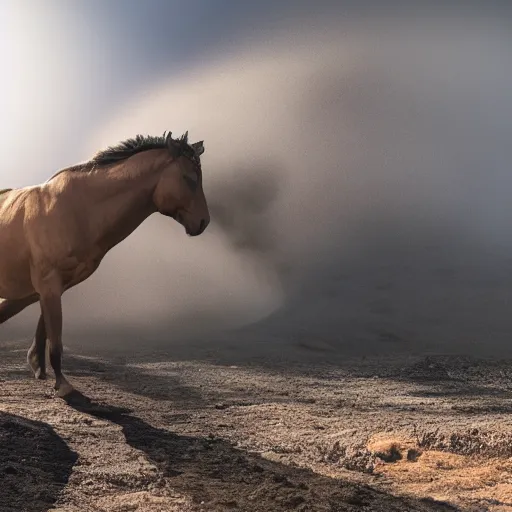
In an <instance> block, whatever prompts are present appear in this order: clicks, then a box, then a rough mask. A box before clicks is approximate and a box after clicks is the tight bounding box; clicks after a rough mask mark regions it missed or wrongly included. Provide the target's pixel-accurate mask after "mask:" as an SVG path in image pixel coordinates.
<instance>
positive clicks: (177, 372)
mask: <svg viewBox="0 0 512 512" xmlns="http://www.w3.org/2000/svg"><path fill="white" fill-rule="evenodd" d="M25 350H26V343H2V344H0V361H1V368H0V380H1V384H2V386H1V388H0V456H1V457H0V489H1V490H2V491H1V493H2V499H1V500H0V511H2V512H3V511H30V512H43V511H46V510H59V511H88V510H91V511H92V510H98V511H132V510H137V511H140V512H145V511H151V512H152V511H188V510H191V511H192V510H193V511H196V510H198V511H199V510H202V511H221V510H222V511H224V510H242V511H265V512H269V511H281V510H297V511H310V510H311V511H355V510H358V511H359V510H366V511H383V512H384V511H386V512H390V511H448V510H464V511H491V512H504V511H512V415H511V414H510V413H511V412H512V401H511V398H512V363H511V362H499V363H498V362H483V361H477V360H471V359H467V358H460V357H430V358H425V357H423V358H412V357H410V358H402V359H400V360H390V359H388V360H385V359H382V358H380V359H378V360H377V359H376V360H368V359H365V360H363V359H353V360H350V361H348V360H347V361H345V362H343V363H337V364H336V365H333V364H331V365H326V364H324V365H320V364H318V365H314V366H312V365H307V366H306V365H301V364H280V363H279V362H277V361H275V360H274V361H272V364H270V363H269V364H268V365H265V364H254V363H251V362H249V361H248V362H247V363H246V364H237V365H236V366H231V365H221V364H215V362H213V361H210V362H209V361H202V362H197V361H187V360H183V359H182V360H180V361H176V360H174V361H173V358H172V356H171V355H167V356H165V354H164V353H162V352H160V353H159V354H158V355H156V354H149V353H147V354H139V355H137V356H133V357H131V358H130V359H129V360H121V359H119V358H118V357H117V358H116V357H115V354H113V353H110V354H107V353H106V352H105V353H104V354H102V357H101V358H99V357H91V356H90V354H87V353H81V354H79V353H77V352H76V351H73V350H71V351H68V353H67V355H66V361H65V367H66V369H67V370H68V375H69V376H70V377H71V378H72V380H73V382H74V383H75V385H76V386H77V387H78V388H79V389H80V390H81V391H83V393H84V394H85V395H87V396H88V397H89V398H91V399H92V400H93V404H92V405H88V406H85V405H83V404H82V405H80V404H78V405H76V404H75V405H68V404H66V403H65V402H63V401H61V400H59V399H54V398H53V397H52V393H51V381H48V382H46V383H40V382H36V381H34V380H32V379H31V378H30V376H29V374H28V371H27V369H26V367H25V364H24V361H25ZM52 507H53V508H52Z"/></svg>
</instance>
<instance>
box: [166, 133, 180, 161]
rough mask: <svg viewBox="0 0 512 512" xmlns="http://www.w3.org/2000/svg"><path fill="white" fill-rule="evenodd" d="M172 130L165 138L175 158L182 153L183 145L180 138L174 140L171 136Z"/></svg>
mask: <svg viewBox="0 0 512 512" xmlns="http://www.w3.org/2000/svg"><path fill="white" fill-rule="evenodd" d="M171 135H172V134H171V132H169V133H168V134H167V137H166V138H165V143H166V145H167V149H168V150H169V153H170V154H171V156H172V157H173V158H178V157H179V156H180V154H181V145H180V142H179V141H178V140H174V139H173V138H172V136H171Z"/></svg>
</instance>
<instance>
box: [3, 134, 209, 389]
mask: <svg viewBox="0 0 512 512" xmlns="http://www.w3.org/2000/svg"><path fill="white" fill-rule="evenodd" d="M203 152H204V146H203V142H202V141H201V142H196V143H194V144H189V142H188V132H187V133H185V135H183V136H182V137H180V138H178V139H173V138H172V136H171V133H168V134H167V135H166V134H165V132H164V134H163V136H157V137H152V136H142V135H137V136H136V137H135V138H132V139H128V140H126V141H124V142H121V143H119V144H118V145H116V146H113V147H109V148H107V149H106V150H104V151H100V152H99V153H97V154H96V155H95V156H94V157H93V158H92V159H91V160H89V161H88V162H85V163H83V164H79V165H76V166H73V167H69V168H67V169H63V170H61V171H59V172H58V173H57V174H55V175H54V176H52V177H51V178H50V179H49V180H48V181H46V182H45V183H43V184H41V185H39V186H33V187H26V188H20V189H14V190H12V189H8V190H3V191H0V324H2V323H4V322H5V321H7V320H8V319H9V318H11V317H13V316H14V315H16V314H18V313H20V312H21V311H22V310H23V309H25V308H26V307H27V306H30V305H31V304H34V303H36V302H39V303H40V307H41V314H40V317H39V322H38V324H37V329H36V333H35V337H34V340H33V343H32V345H31V347H30V349H29V351H28V355H27V361H28V364H29V366H30V367H31V369H32V371H33V372H34V375H35V377H36V378H37V379H45V378H46V344H47V342H48V345H49V347H48V348H49V350H48V352H49V359H50V363H51V366H52V368H53V370H54V372H55V393H56V395H57V396H59V397H66V396H68V395H70V394H71V393H72V392H73V386H72V385H71V384H70V383H69V382H68V380H67V379H66V378H65V377H64V375H63V374H62V370H61V361H62V294H63V293H64V292H65V291H66V290H69V289H70V288H72V287H73V286H76V285H77V284H79V283H81V282H83V281H85V280H86V279H87V278H88V277H90V276H91V275H92V274H93V273H94V272H95V271H96V269H97V268H98V266H99V265H100V262H101V260H102V259H103V257H104V256H105V255H106V254H107V252H108V251H110V249H112V248H113V247H114V246H116V245H117V244H119V243H120V242H122V241H123V240H124V239H125V238H126V237H127V236H128V235H130V234H131V233H132V232H133V231H134V230H135V229H136V228H137V227H138V226H139V225H140V224H141V223H142V222H143V221H144V220H145V219H146V218H148V217H149V216H150V215H152V214H153V213H156V212H158V213H161V214H162V215H165V216H168V217H171V218H173V219H174V220H176V221H177V222H179V223H180V224H182V225H183V227H184V228H185V231H186V233H187V234H188V235H189V236H197V235H200V234H201V233H202V232H203V231H204V230H205V229H206V227H207V226H208V223H209V222H210V214H209V211H208V206H207V203H206V198H205V196H204V192H203V185H202V171H201V160H200V156H201V155H202V154H203Z"/></svg>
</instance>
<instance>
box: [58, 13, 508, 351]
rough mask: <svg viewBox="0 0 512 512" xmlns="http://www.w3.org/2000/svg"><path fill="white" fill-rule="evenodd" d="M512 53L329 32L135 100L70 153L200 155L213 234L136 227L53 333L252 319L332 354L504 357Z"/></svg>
mask: <svg viewBox="0 0 512 512" xmlns="http://www.w3.org/2000/svg"><path fill="white" fill-rule="evenodd" d="M511 53H512V37H510V33H509V32H507V31H506V30H505V29H504V28H503V27H502V26H501V25H500V24H499V22H498V21H493V20H492V19H491V20H489V19H486V20H483V19H481V18H478V17H474V18H473V17H468V18H460V19H456V18H449V19H442V18H439V19H436V18H428V19H425V20H423V21H418V20H416V21H408V22H407V23H406V22H404V21H403V20H400V21H392V20H387V21H384V20H381V21H374V22H369V21H365V22H361V21H354V23H353V24H351V25H350V28H348V27H347V25H344V29H343V30H341V29H340V28H339V27H338V26H336V24H334V23H331V24H328V23H325V24H324V25H323V26H322V30H317V31H313V32H308V31H307V30H298V29H297V27H294V28H293V30H283V31H281V32H279V34H275V35H273V36H269V38H268V39H267V40H266V42H254V43H251V44H247V45H246V46H245V47H243V48H237V49H236V51H232V52H231V54H230V55H228V56H225V57H223V58H222V59H212V61H211V62H210V64H209V66H208V67H207V68H206V67H204V66H203V67H201V68H197V69H192V70H189V71H188V72H186V73H184V74H183V75H182V76H180V77H178V78H175V79H173V80H169V82H168V83H163V84H160V85H158V86H157V87H155V88H154V89H150V90H147V91H146V92H145V94H144V95H142V96H141V97H138V98H133V99H132V101H131V102H129V103H128V104H126V105H125V106H124V107H123V108H122V109H121V111H120V112H119V113H118V115H117V116H115V118H114V119H111V120H107V122H105V123H103V124H102V126H101V128H100V129H98V131H97V133H95V134H94V135H93V137H91V140H90V141H88V142H87V144H86V147H84V151H87V152H88V153H89V154H92V153H93V152H94V151H96V150H97V149H99V148H103V147H105V146H107V145H109V144H112V143H114V142H116V141H118V140H120V139H123V138H126V137H131V136H133V135H134V134H136V133H140V132H142V133H150V134H158V133H162V132H163V131H164V130H172V131H173V133H175V134H179V133H182V132H184V131H185V130H188V131H189V135H190V137H191V139H192V140H193V141H195V140H202V139H204V141H205V147H206V152H205V154H204V156H203V168H204V182H205V185H204V186H205V193H206V195H207V199H208V201H209V204H210V208H211V213H212V224H211V225H210V227H209V229H208V230H207V232H206V233H205V234H204V235H202V236H201V237H199V238H197V239H189V238H187V237H186V236H185V234H184V233H183V231H182V229H181V228H180V227H179V226H178V225H176V224H175V223H173V222H172V221H171V220H169V219H166V218H162V217H157V216H154V217H152V218H150V219H149V220H148V221H147V222H146V223H145V224H144V225H143V226H142V227H141V228H139V230H138V231H137V232H136V233H134V234H133V235H132V236H131V237H130V238H129V239H128V240H127V241H125V242H124V243H123V244H122V245H121V246H119V247H117V248H116V249H114V250H113V251H112V253H111V254H110V255H109V256H108V257H107V258H106V260H105V261H104V263H103V264H102V267H101V268H100V269H99V271H98V272H97V274H96V275H95V276H93V277H92V278H91V279H90V280H89V281H88V282H86V283H84V284H82V285H81V286H80V287H78V288H77V289H75V290H72V291H70V292H69V293H68V294H67V295H68V296H67V297H66V304H65V309H66V323H67V326H68V327H67V329H68V330H69V331H73V329H75V330H76V331H77V332H78V331H83V330H84V329H85V330H86V331H87V332H89V333H92V334H94V333H96V332H97V331H99V330H102V331H104V332H106V330H108V328H119V329H121V328H122V329H126V330H127V331H128V333H129V334H128V335H130V336H133V337H139V338H144V337H146V336H147V337H151V336H153V337H158V336H161V337H163V338H165V339H169V338H171V339H172V338H173V336H179V335H180V334H179V333H181V332H184V331H182V330H180V329H185V331H186V330H187V329H189V330H191V331H193V332H194V333H196V334H197V333H199V332H208V333H211V332H212V331H214V330H219V329H225V328H236V327H241V326H243V325H245V324H251V323H252V324H254V323H257V322H259V324H258V326H259V327H258V328H262V329H264V330H265V329H266V330H267V331H268V330H269V329H271V330H272V332H273V333H274V334H275V333H278V334H279V336H282V339H289V340H292V339H293V340H300V339H302V338H308V339H310V340H313V341H311V343H314V339H319V340H321V342H322V344H323V345H324V346H329V347H338V346H344V347H346V348H347V349H348V348H350V347H352V348H354V349H355V348H356V347H366V349H367V350H373V349H374V348H375V350H378V349H379V347H382V348H383V349H384V350H387V349H388V348H393V349H401V348H407V349H410V348H411V347H413V348H419V347H422V348H425V347H426V348H431V349H432V350H437V349H439V348H447V347H449V348H450V349H453V350H457V349H459V348H461V347H463V348H464V349H472V350H473V349H475V350H476V349H478V348H479V347H480V348H482V349H484V350H491V348H492V347H495V348H497V349H499V350H501V349H503V350H504V349H505V348H506V347H507V346H508V344H509V341H508V340H509V338H510V334H511V333H512V320H511V319H510V318H511V317H510V312H509V304H510V302H511V300H512V288H511V285H512V236H511V234H510V233H511V230H510V228H509V223H510V218H511V213H512V212H511V210H512V203H511V201H510V190H511V185H512V174H511V173H510V161H511V145H510V134H511V133H512V115H511V114H512V111H511V110H512V87H511V85H512V65H511V62H510V58H509V56H510V55H511ZM268 332H270V331H268ZM148 333H150V334H148ZM170 342H171V341H170Z"/></svg>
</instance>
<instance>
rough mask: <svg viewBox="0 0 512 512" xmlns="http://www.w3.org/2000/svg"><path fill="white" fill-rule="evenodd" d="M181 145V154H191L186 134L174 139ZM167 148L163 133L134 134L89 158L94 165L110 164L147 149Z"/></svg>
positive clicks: (192, 151)
mask: <svg viewBox="0 0 512 512" xmlns="http://www.w3.org/2000/svg"><path fill="white" fill-rule="evenodd" d="M176 142H179V144H180V146H181V151H182V153H183V154H193V153H194V150H193V149H192V148H191V147H190V146H189V145H188V140H187V134H185V135H183V136H182V137H180V138H179V139H176ZM165 148H167V136H166V134H165V132H164V134H163V135H157V136H154V135H136V136H135V137H134V138H131V139H126V140H124V141H122V142H120V143H119V144H117V145H115V146H109V147H108V148H107V149H104V150H103V151H99V152H98V153H96V155H95V156H94V157H93V158H92V159H91V163H93V164H96V165H110V164H114V163H116V162H119V161H120V160H125V159H127V158H130V157H131V156H133V155H135V154H136V153H140V152H141V151H148V150H149V149H165Z"/></svg>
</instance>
